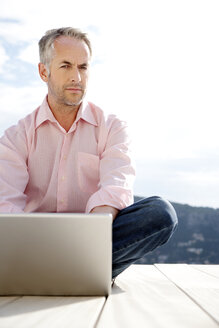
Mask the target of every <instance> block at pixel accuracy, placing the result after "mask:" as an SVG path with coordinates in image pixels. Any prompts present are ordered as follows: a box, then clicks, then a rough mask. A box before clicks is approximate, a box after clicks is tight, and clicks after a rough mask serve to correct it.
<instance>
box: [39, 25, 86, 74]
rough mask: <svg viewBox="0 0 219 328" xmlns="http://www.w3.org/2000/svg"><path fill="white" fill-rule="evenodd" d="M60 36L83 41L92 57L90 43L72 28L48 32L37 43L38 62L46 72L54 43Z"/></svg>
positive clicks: (81, 33)
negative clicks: (43, 66) (44, 67)
mask: <svg viewBox="0 0 219 328" xmlns="http://www.w3.org/2000/svg"><path fill="white" fill-rule="evenodd" d="M62 35H64V36H69V37H72V38H75V39H77V40H82V41H84V42H85V43H86V45H87V46H88V48H89V51H90V55H92V49H91V43H90V40H89V39H88V37H87V34H86V33H83V32H82V31H80V30H79V29H77V28H73V27H62V28H57V29H52V30H49V31H47V32H46V33H45V35H44V36H43V37H42V38H41V39H40V41H39V53H40V62H41V63H43V64H44V65H45V66H46V68H47V70H48V72H49V68H50V63H51V60H52V57H53V51H54V41H55V40H56V39H57V38H58V37H59V36H62Z"/></svg>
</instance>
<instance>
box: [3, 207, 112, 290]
mask: <svg viewBox="0 0 219 328" xmlns="http://www.w3.org/2000/svg"><path fill="white" fill-rule="evenodd" d="M111 276H112V217H111V215H110V214H70V213H66V214H58V213H54V214H53V213H51V214H50V213H45V214H43V213H31V214H0V295H66V296H67V295H74V296H82V295H83V296H85V295H86V296H96V295H105V296H107V295H108V294H109V293H110V290H111Z"/></svg>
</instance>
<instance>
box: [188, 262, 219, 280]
mask: <svg viewBox="0 0 219 328" xmlns="http://www.w3.org/2000/svg"><path fill="white" fill-rule="evenodd" d="M191 266H192V267H193V268H194V269H197V270H200V271H202V272H205V273H207V274H210V275H211V276H213V277H216V278H219V265H218V264H211V265H209V264H203V265H199V264H194V265H191Z"/></svg>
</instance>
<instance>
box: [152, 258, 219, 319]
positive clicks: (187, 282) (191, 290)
mask: <svg viewBox="0 0 219 328" xmlns="http://www.w3.org/2000/svg"><path fill="white" fill-rule="evenodd" d="M156 267H157V268H158V269H159V270H160V271H161V272H163V273H164V274H165V276H166V277H168V279H170V280H171V281H172V282H173V283H175V284H176V285H177V286H178V287H179V288H180V289H181V290H183V291H184V292H185V293H186V294H187V295H188V296H189V297H191V299H193V300H194V301H195V302H196V303H197V304H198V305H199V306H200V307H201V308H202V309H203V310H204V311H206V312H207V313H209V315H210V316H211V317H212V318H213V319H214V320H215V321H216V322H218V323H219V279H217V278H216V277H213V276H211V275H207V274H205V273H203V272H201V271H198V270H195V269H194V268H193V267H191V266H189V265H187V264H156Z"/></svg>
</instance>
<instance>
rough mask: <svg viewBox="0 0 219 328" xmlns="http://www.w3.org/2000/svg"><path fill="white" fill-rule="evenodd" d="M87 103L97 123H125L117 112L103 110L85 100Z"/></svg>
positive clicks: (109, 124)
mask: <svg viewBox="0 0 219 328" xmlns="http://www.w3.org/2000/svg"><path fill="white" fill-rule="evenodd" d="M87 104H88V105H89V109H90V110H91V112H92V114H93V115H94V117H95V118H96V121H97V122H98V125H99V124H105V125H106V126H108V127H110V126H112V125H120V126H124V125H127V122H126V121H125V120H124V119H122V118H121V117H119V116H118V115H117V114H115V113H112V112H111V111H109V110H104V109H102V108H101V107H100V106H97V105H96V104H94V103H93V102H91V101H87Z"/></svg>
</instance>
